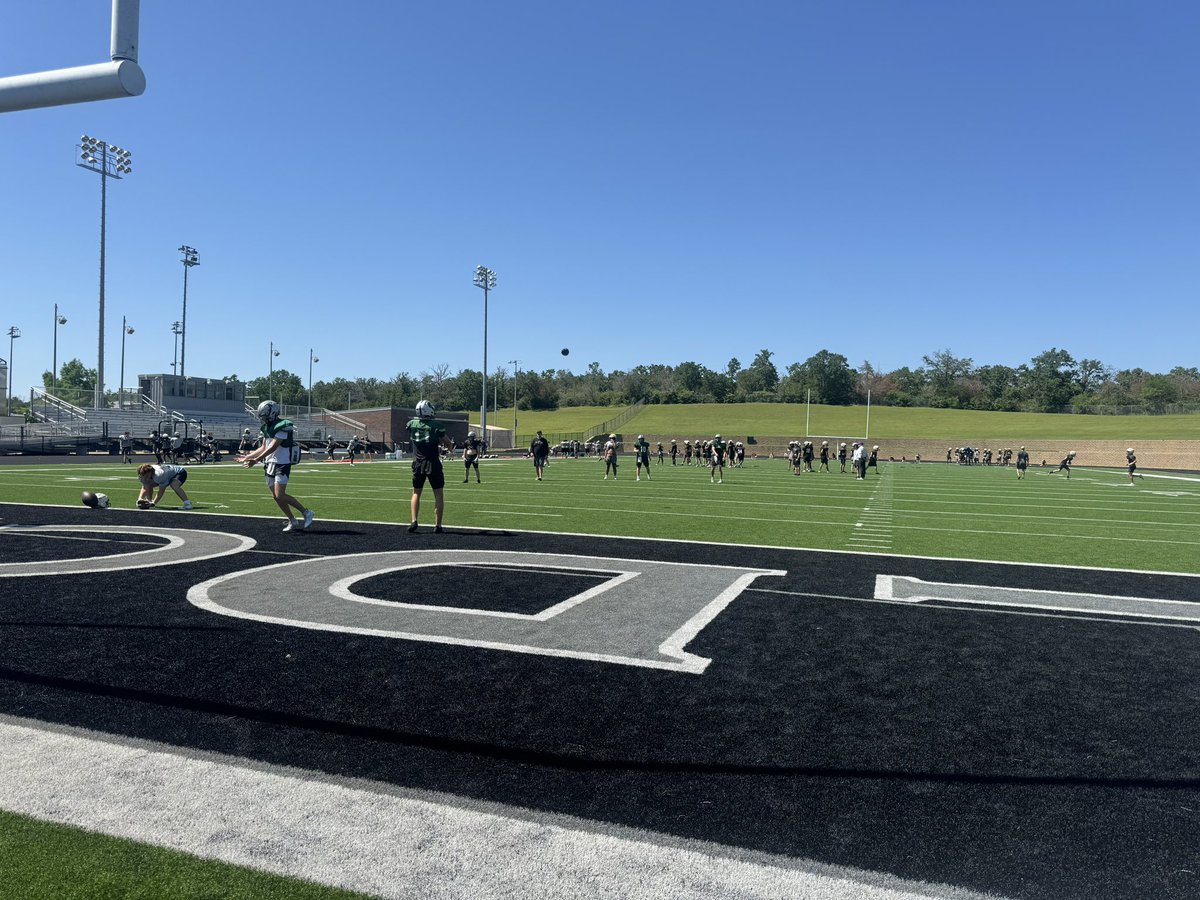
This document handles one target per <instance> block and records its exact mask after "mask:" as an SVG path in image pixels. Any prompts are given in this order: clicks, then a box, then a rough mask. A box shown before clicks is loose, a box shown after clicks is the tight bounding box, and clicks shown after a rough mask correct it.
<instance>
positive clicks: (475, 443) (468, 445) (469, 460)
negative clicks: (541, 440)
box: [463, 431, 541, 484]
mask: <svg viewBox="0 0 1200 900" xmlns="http://www.w3.org/2000/svg"><path fill="white" fill-rule="evenodd" d="M538 433H539V434H540V433H541V432H538ZM479 449H480V443H479V438H478V436H476V434H475V432H473V431H468V432H467V440H466V441H465V442H464V443H463V468H464V469H465V470H466V471H465V472H463V484H466V483H467V482H469V481H470V480H471V469H474V470H475V483H476V484H482V483H483V482H482V481H480V480H479Z"/></svg>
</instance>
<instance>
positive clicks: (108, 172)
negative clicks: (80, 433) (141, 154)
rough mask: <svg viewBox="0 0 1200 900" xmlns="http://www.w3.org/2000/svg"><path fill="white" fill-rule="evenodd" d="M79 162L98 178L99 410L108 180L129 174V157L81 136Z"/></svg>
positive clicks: (98, 401) (99, 404)
mask: <svg viewBox="0 0 1200 900" xmlns="http://www.w3.org/2000/svg"><path fill="white" fill-rule="evenodd" d="M77 149H78V150H79V162H77V163H75V165H77V166H79V167H80V168H81V169H87V170H88V171H89V172H95V173H96V174H97V175H99V176H100V329H99V331H100V334H99V339H98V341H97V347H98V349H97V353H96V356H97V360H96V391H95V396H94V397H93V404H92V405H93V407H94V408H95V409H103V401H104V237H105V220H106V217H107V211H108V179H110V178H116V179H117V180H118V181H119V180H120V178H121V176H122V175H128V174H129V173H130V172H132V171H133V167H132V165H131V164H132V162H133V158H132V154H131V153H130V152H129V151H128V150H122V149H121V148H120V147H114V146H113V145H112V144H108V143H105V142H104V141H102V140H99V139H98V138H94V137H89V136H88V135H86V134H85V135H83V137H81V138H80V139H79V144H78V146H77Z"/></svg>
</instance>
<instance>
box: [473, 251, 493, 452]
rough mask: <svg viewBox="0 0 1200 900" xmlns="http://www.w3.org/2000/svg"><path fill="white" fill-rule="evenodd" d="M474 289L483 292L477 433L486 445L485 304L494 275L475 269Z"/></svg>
mask: <svg viewBox="0 0 1200 900" xmlns="http://www.w3.org/2000/svg"><path fill="white" fill-rule="evenodd" d="M475 287H477V288H482V290H483V372H482V375H483V396H482V397H481V398H480V399H481V401H482V402H481V403H480V404H479V432H480V435H481V436H482V438H483V442H484V444H485V445H486V444H488V443H489V441H488V431H487V303H488V291H492V290H495V289H496V273H495V272H493V271H492V270H491V269H489V268H488V267H487V266H476V267H475Z"/></svg>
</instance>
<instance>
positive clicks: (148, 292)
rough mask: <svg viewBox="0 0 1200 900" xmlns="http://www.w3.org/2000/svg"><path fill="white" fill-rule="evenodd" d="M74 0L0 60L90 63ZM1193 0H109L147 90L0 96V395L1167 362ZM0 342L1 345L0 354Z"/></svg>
mask: <svg viewBox="0 0 1200 900" xmlns="http://www.w3.org/2000/svg"><path fill="white" fill-rule="evenodd" d="M109 16H110V3H109V2H108V0H86V2H85V0H45V2H23V3H19V4H17V3H12V4H9V5H8V7H7V8H6V9H5V22H4V28H3V30H2V31H0V75H8V74H20V73H24V72H32V71H38V70H42V69H47V68H56V67H59V66H69V65H78V64H84V63H91V62H100V61H103V60H105V59H107V56H108V31H109ZM1197 35H1200V4H1196V3H1194V2H1174V3H1165V2H1132V0H1131V2H1111V3H1108V2H1106V3H1096V2H1094V0H1069V2H1057V0H1056V2H1050V3H1047V2H1044V0H1041V2H1014V0H993V2H969V3H964V2H961V0H944V2H916V0H914V2H890V0H889V2H884V0H876V2H855V3H846V2H833V0H829V2H821V3H816V2H802V0H788V2H755V3H728V2H720V3H718V2H708V0H699V2H697V0H689V2H666V0H664V2H645V0H639V2H632V0H609V2H605V3H582V2H562V0H554V2H550V0H540V2H525V0H512V2H504V3H497V2H494V0H490V2H476V0H466V2H446V3H417V2H383V0H379V2H365V0H364V2H359V3H347V4H336V3H329V2H316V0H307V2H287V3H284V2H275V0H253V2H248V0H239V2H232V0H205V2H200V3H177V2H157V0H148V2H145V3H143V8H142V21H141V55H140V62H141V65H142V67H143V69H144V70H145V72H146V74H147V78H148V88H147V90H146V93H145V94H144V95H143V96H141V97H139V98H135V99H126V100H119V101H107V102H103V103H92V104H85V105H78V106H68V107H59V108H56V109H46V110H34V111H29V112H20V113H10V114H6V115H3V116H0V134H2V135H3V140H2V141H0V161H2V164H3V170H4V179H3V182H0V185H2V186H0V192H2V194H0V196H2V197H3V203H2V204H0V209H2V210H3V214H2V215H0V326H3V329H7V328H8V326H9V325H10V324H16V325H18V326H20V327H21V329H22V330H23V333H24V337H23V338H22V339H21V340H20V341H18V343H17V345H16V349H15V354H14V355H15V369H16V372H15V374H16V382H17V387H18V388H19V389H24V388H25V386H26V385H28V384H29V383H32V382H34V381H36V380H38V379H39V377H40V373H41V372H42V371H43V370H44V369H48V368H49V366H50V359H51V337H52V334H51V323H52V310H53V304H54V303H55V302H56V301H57V302H58V303H59V304H60V307H61V309H62V311H63V312H64V313H65V314H66V315H67V316H68V317H69V318H70V322H69V324H68V325H66V326H64V327H63V328H61V329H60V331H59V360H60V362H61V361H63V360H65V359H68V358H70V357H74V356H78V357H80V358H82V359H83V360H84V362H85V363H86V364H87V365H89V366H94V365H95V357H96V331H97V279H98V274H97V260H98V243H99V194H100V185H99V178H98V177H97V176H95V175H93V174H91V173H88V172H85V171H84V170H83V169H79V168H76V167H75V166H74V164H73V163H74V158H75V151H74V144H75V142H76V141H77V140H78V137H79V135H81V134H84V133H87V134H91V135H94V136H97V137H100V138H103V139H105V140H108V141H110V142H112V143H114V144H118V145H120V146H123V147H127V148H129V149H130V150H132V151H133V154H134V173H133V175H131V176H130V177H128V178H127V179H125V180H123V181H121V182H117V183H112V184H110V191H109V205H108V216H109V218H108V239H109V242H108V251H109V252H108V285H107V296H108V319H107V322H108V325H107V334H108V341H107V351H106V353H107V363H106V375H107V378H106V381H107V383H108V386H109V387H110V388H115V387H116V384H117V377H118V371H117V369H118V365H119V361H120V360H119V354H120V333H119V330H120V323H121V316H122V315H126V316H128V317H129V319H130V321H131V323H132V324H133V325H134V327H135V328H136V329H137V331H136V334H135V335H134V336H133V337H131V338H129V340H128V344H127V361H126V381H127V382H129V381H131V378H132V376H133V375H136V374H137V373H139V372H151V371H152V372H164V371H169V364H170V362H171V357H172V340H173V339H172V335H171V333H170V323H171V322H172V321H174V320H176V319H178V318H179V317H180V312H181V309H180V305H181V296H182V270H183V267H182V266H181V265H180V263H179V254H178V253H177V252H176V248H177V247H178V246H179V245H180V244H185V243H186V244H190V245H191V246H193V247H195V248H197V249H198V250H199V253H200V263H201V264H200V266H199V267H198V268H195V269H193V270H192V274H191V278H190V282H189V302H188V328H189V336H188V372H189V374H193V375H205V376H216V377H219V376H221V375H227V374H230V373H233V372H236V373H237V374H239V375H241V376H242V377H250V376H255V375H260V374H263V373H264V372H265V370H266V368H267V353H268V342H269V341H270V340H272V339H273V340H275V342H276V344H277V346H278V347H279V348H280V350H281V352H282V355H281V356H280V358H279V360H278V363H277V364H278V365H279V366H280V367H283V368H287V369H289V370H291V371H293V372H297V373H300V374H301V377H302V378H304V377H306V375H307V366H308V351H309V348H310V347H311V348H315V349H316V352H317V354H318V355H319V356H320V358H321V362H320V363H319V365H318V366H317V367H316V372H315V377H316V379H318V380H320V379H329V378H332V377H335V376H339V375H340V376H349V377H353V376H360V375H361V376H377V377H380V378H387V377H390V376H391V375H393V374H395V373H396V372H398V371H401V370H405V371H408V372H410V373H413V374H418V373H420V372H421V371H422V370H425V369H428V368H430V367H431V366H434V365H436V364H439V363H446V364H449V365H450V366H451V368H452V369H454V370H458V369H459V368H462V367H472V368H476V369H477V368H479V366H480V363H481V356H482V318H483V316H482V294H481V292H480V291H478V290H477V289H476V288H474V287H473V286H472V284H471V276H472V271H473V269H474V267H475V266H476V265H477V264H479V263H483V264H485V265H488V266H490V267H491V268H493V269H494V270H495V271H496V272H497V273H498V277H499V286H498V288H497V289H496V291H495V292H494V293H493V294H492V295H491V303H490V316H489V322H490V329H489V331H490V340H489V346H490V350H489V368H494V366H495V365H496V364H497V363H504V362H505V361H507V360H509V359H512V358H514V357H517V358H520V359H521V360H523V361H524V362H523V367H524V368H529V367H533V368H537V369H544V368H550V367H557V366H559V365H561V364H562V363H563V362H564V360H563V358H562V357H561V356H560V355H559V349H560V348H561V347H570V348H571V356H570V358H569V360H568V361H567V362H568V363H569V367H570V368H573V369H575V370H576V371H580V370H582V369H584V368H585V367H586V365H587V363H589V362H591V361H597V362H599V363H600V365H601V366H602V367H603V368H604V369H605V370H606V371H608V370H612V369H620V368H627V367H629V366H632V365H635V364H637V363H641V362H664V363H672V364H674V363H678V362H680V361H683V360H687V359H691V360H696V361H698V362H701V363H703V364H705V365H708V366H710V367H713V368H723V367H724V365H725V363H726V361H727V360H728V359H729V358H730V357H731V356H736V357H738V358H739V359H740V360H741V361H742V362H743V364H745V363H748V362H749V361H750V360H751V359H752V358H753V356H754V354H755V353H756V352H757V351H758V350H760V349H762V348H769V349H771V350H773V351H774V352H775V361H776V363H777V364H778V365H779V366H780V368H781V369H782V368H783V367H784V366H785V365H786V364H787V363H789V362H793V361H797V360H803V359H805V358H807V357H808V356H810V355H811V354H812V353H814V352H816V351H817V350H820V349H822V348H828V349H830V350H833V351H835V352H838V353H843V354H845V355H846V356H847V357H848V358H849V360H850V362H851V364H852V365H858V364H859V363H861V362H862V361H863V360H864V359H865V360H870V361H871V362H872V363H873V364H874V365H875V366H876V367H877V368H883V369H890V368H894V367H896V366H900V365H917V364H919V363H920V360H921V356H922V355H923V354H927V353H931V352H933V351H935V350H937V349H941V348H950V349H952V350H953V351H954V352H955V353H956V354H957V355H960V356H969V357H972V358H973V359H975V361H976V362H977V363H1005V364H1010V365H1015V364H1018V363H1020V362H1022V361H1025V360H1028V359H1029V358H1030V357H1031V356H1033V355H1034V354H1036V353H1038V352H1040V351H1042V350H1045V349H1047V348H1049V347H1051V346H1058V347H1064V348H1066V349H1068V350H1070V351H1071V352H1072V353H1073V354H1074V355H1075V356H1076V357H1077V358H1081V357H1097V358H1100V359H1102V360H1103V361H1105V362H1106V363H1109V364H1110V365H1113V366H1115V367H1117V368H1125V367H1132V366H1142V367H1144V368H1148V369H1153V370H1158V371H1165V370H1167V369H1169V368H1171V367H1172V366H1174V365H1195V364H1197V362H1198V360H1197V335H1200V314H1198V313H1197V303H1196V300H1197V285H1198V283H1200V177H1198V175H1200V168H1198V167H1200V119H1198V117H1197V115H1196V103H1197V97H1196V95H1197V89H1198V88H1200V53H1197V51H1196V47H1197V43H1196V41H1197ZM7 353H8V346H7V344H6V343H5V344H4V346H3V348H2V349H0V355H4V356H6V355H7Z"/></svg>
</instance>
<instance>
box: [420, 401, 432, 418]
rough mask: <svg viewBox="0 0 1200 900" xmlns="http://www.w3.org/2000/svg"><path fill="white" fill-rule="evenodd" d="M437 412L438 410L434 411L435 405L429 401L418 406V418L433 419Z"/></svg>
mask: <svg viewBox="0 0 1200 900" xmlns="http://www.w3.org/2000/svg"><path fill="white" fill-rule="evenodd" d="M435 412H437V410H436V409H434V406H433V404H432V403H430V402H429V401H428V400H422V401H421V402H420V403H418V404H417V418H420V419H432V418H433V414H434V413H435Z"/></svg>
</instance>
